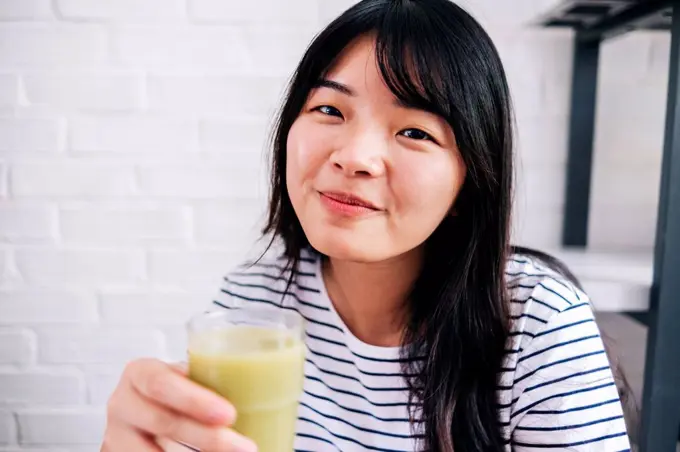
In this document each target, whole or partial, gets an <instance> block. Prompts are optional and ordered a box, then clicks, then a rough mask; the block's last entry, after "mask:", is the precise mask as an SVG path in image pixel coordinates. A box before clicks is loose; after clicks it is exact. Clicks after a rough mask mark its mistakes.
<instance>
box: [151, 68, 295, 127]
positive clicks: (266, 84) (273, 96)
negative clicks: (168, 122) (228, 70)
mask: <svg viewBox="0 0 680 452" xmlns="http://www.w3.org/2000/svg"><path fill="white" fill-rule="evenodd" d="M284 86H285V80H284V79H283V78H279V77H272V76H250V77H236V76H230V77H221V76H183V75H164V76H151V77H149V108H150V109H152V110H160V111H167V112H174V113H180V112H182V113H183V112H187V111H191V112H193V113H197V114H218V115H219V114H224V115H233V116H236V117H241V118H242V117H244V116H247V115H254V116H257V117H263V116H267V117H268V116H270V115H271V114H272V113H274V112H275V111H276V110H277V109H278V108H279V103H280V101H281V99H282V98H283V93H284Z"/></svg>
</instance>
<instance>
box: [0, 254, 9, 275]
mask: <svg viewBox="0 0 680 452" xmlns="http://www.w3.org/2000/svg"><path fill="white" fill-rule="evenodd" d="M8 259H9V251H7V250H2V249H0V281H2V280H3V279H4V278H5V277H7V272H8V266H7V262H8Z"/></svg>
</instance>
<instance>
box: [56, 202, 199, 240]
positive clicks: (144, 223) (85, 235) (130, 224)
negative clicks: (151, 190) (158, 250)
mask: <svg viewBox="0 0 680 452" xmlns="http://www.w3.org/2000/svg"><path fill="white" fill-rule="evenodd" d="M189 223H190V219H189V217H188V215H187V214H186V213H185V212H183V211H182V210H181V209H106V208H94V209H93V208H88V209H62V210H61V212H60V229H61V234H62V237H63V238H64V240H65V241H66V242H71V243H91V244H125V243H163V242H165V243H176V242H179V241H181V240H183V239H185V238H188V237H189V227H190V225H189Z"/></svg>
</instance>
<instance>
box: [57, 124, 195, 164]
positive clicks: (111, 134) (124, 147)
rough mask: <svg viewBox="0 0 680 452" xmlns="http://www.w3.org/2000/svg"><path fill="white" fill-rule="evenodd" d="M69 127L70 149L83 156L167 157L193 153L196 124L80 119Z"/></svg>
mask: <svg viewBox="0 0 680 452" xmlns="http://www.w3.org/2000/svg"><path fill="white" fill-rule="evenodd" d="M69 126H70V148H71V149H72V150H75V151H82V152H115V153H118V154H125V153H127V154H130V155H139V154H147V153H149V154H159V155H166V154H169V153H186V152H188V151H192V150H193V149H195V147H196V142H197V131H196V129H197V127H196V124H195V123H194V122H191V121H186V120H174V119H165V118H164V119H161V118H149V117H125V118H110V117H107V118H79V119H74V120H72V121H71V122H70V124H69Z"/></svg>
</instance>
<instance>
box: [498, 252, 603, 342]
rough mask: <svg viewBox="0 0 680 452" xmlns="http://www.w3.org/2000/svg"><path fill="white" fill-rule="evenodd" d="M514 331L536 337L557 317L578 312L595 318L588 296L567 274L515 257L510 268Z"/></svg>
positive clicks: (508, 284) (525, 257)
mask: <svg viewBox="0 0 680 452" xmlns="http://www.w3.org/2000/svg"><path fill="white" fill-rule="evenodd" d="M505 276H506V284H507V289H508V292H509V297H510V300H509V302H510V309H509V312H510V320H511V330H513V331H516V332H519V331H523V332H525V333H526V334H525V335H526V336H528V337H534V336H535V335H536V334H540V333H541V330H542V329H543V328H544V326H545V325H547V324H548V323H550V322H554V321H555V320H556V319H557V317H562V316H563V315H564V313H567V312H570V311H574V312H576V313H577V316H581V317H584V318H588V317H592V308H591V305H590V300H589V298H588V296H587V295H586V294H585V293H584V292H583V291H582V290H581V289H580V288H579V287H577V286H576V285H575V284H574V283H573V282H572V281H569V280H568V279H567V278H565V277H564V276H563V275H561V274H559V273H557V272H556V271H554V270H552V269H551V268H549V267H547V266H546V265H544V264H543V263H542V262H540V261H538V260H537V259H534V258H532V257H529V256H524V255H520V254H514V255H512V256H511V257H510V259H509V260H508V263H507V266H506V272H505Z"/></svg>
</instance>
